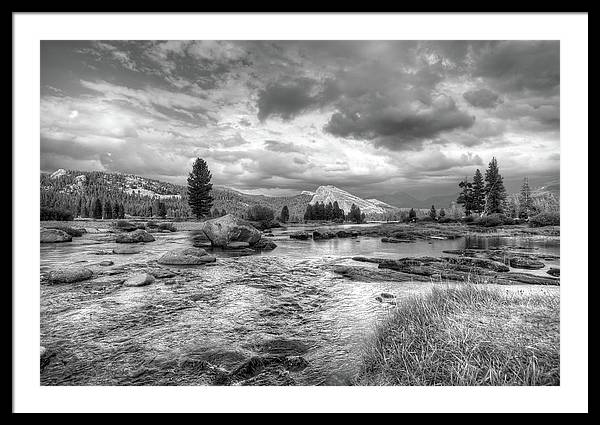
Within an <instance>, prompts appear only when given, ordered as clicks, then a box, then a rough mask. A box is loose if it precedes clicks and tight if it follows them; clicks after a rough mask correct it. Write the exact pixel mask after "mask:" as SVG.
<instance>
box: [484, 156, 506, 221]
mask: <svg viewBox="0 0 600 425" xmlns="http://www.w3.org/2000/svg"><path fill="white" fill-rule="evenodd" d="M484 191H485V197H486V199H485V213H486V214H493V213H503V212H504V203H505V200H506V189H505V188H504V182H503V180H502V176H501V175H500V170H499V169H498V162H497V161H496V158H492V160H491V161H490V163H489V165H488V169H487V170H486V172H485V189H484Z"/></svg>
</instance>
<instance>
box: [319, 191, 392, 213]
mask: <svg viewBox="0 0 600 425" xmlns="http://www.w3.org/2000/svg"><path fill="white" fill-rule="evenodd" d="M336 201H337V203H338V206H339V207H340V208H341V209H343V210H344V212H346V213H348V212H350V208H352V204H355V205H356V206H357V207H359V208H360V210H361V212H364V213H365V214H367V215H368V214H383V213H385V212H386V210H388V209H393V208H394V207H392V206H391V205H388V204H386V203H384V202H381V201H378V200H377V199H362V198H360V197H358V196H356V195H353V194H351V193H350V192H346V191H345V190H342V189H340V188H338V187H335V186H332V185H324V186H319V187H318V188H317V190H316V191H315V193H314V196H313V198H312V200H311V201H310V204H311V205H314V204H315V203H317V202H323V203H324V204H328V203H329V202H331V203H334V202H336Z"/></svg>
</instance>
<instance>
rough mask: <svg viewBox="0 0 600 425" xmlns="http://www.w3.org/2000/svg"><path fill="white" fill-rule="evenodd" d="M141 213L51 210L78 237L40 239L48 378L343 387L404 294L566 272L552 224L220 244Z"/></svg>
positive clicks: (354, 232)
mask: <svg viewBox="0 0 600 425" xmlns="http://www.w3.org/2000/svg"><path fill="white" fill-rule="evenodd" d="M132 224H133V226H131V227H129V228H126V229H122V228H118V227H116V226H113V225H109V224H108V223H102V222H81V223H79V222H75V223H69V224H68V227H65V226H64V224H60V225H56V223H42V226H43V227H44V228H45V229H46V228H50V227H60V228H59V229H55V230H57V231H58V232H63V233H64V234H65V235H67V236H69V237H70V240H68V239H69V237H66V236H64V235H63V234H62V233H58V236H57V234H56V232H50V233H51V234H52V235H51V238H50V239H51V240H52V242H43V243H42V244H41V270H40V272H41V284H42V285H41V305H40V309H41V310H40V313H41V323H40V331H41V341H40V344H41V346H42V348H41V350H40V365H41V368H42V372H41V383H42V385H340V384H343V385H345V384H350V383H352V380H353V376H354V374H355V373H356V365H357V364H358V362H359V361H360V356H361V352H362V347H363V343H364V340H365V338H368V337H369V336H370V335H371V333H372V331H373V327H374V326H375V324H376V323H378V321H380V320H381V319H383V318H384V317H386V315H387V314H388V311H389V309H390V308H393V307H394V304H395V302H396V300H398V299H402V298H403V297H405V296H409V295H412V294H417V293H425V292H427V291H428V290H430V288H431V287H432V286H433V285H454V284H460V283H461V282H465V281H469V282H474V283H480V284H491V285H494V286H496V285H502V286H501V287H502V288H504V289H505V290H518V291H557V290H558V287H557V285H558V284H559V278H558V277H557V276H558V275H559V274H560V273H559V270H560V268H559V266H560V250H559V241H558V229H557V228H553V229H548V228H544V229H543V230H541V229H533V230H540V231H537V232H536V233H531V229H529V228H526V227H524V226H511V227H512V228H505V229H499V231H497V232H496V233H493V232H489V231H487V230H486V231H485V232H483V231H480V232H478V231H475V230H476V229H473V228H470V227H466V226H441V225H437V226H436V225H401V224H396V225H385V224H383V225H361V226H348V225H346V226H336V227H331V226H321V225H312V226H289V227H288V228H277V229H265V230H263V231H261V232H259V233H258V235H259V237H258V238H257V237H256V234H255V233H254V232H252V231H250V233H251V235H250V233H248V234H246V236H249V237H248V238H247V239H248V241H238V240H228V242H227V243H225V244H221V245H224V246H220V247H218V248H216V247H215V248H213V247H212V244H211V243H210V242H207V239H206V235H205V234H203V233H202V232H201V231H200V226H199V223H173V224H172V226H167V225H165V226H163V228H159V227H153V226H150V227H148V226H146V225H145V223H132ZM61 226H62V227H61ZM138 230H140V231H143V232H145V234H144V233H141V232H138ZM44 232H47V231H46V230H42V231H41V236H40V237H41V240H44V237H45V236H44V235H43V233H44ZM132 232H138V233H137V235H140V236H135V237H132V236H131V233H132ZM315 232H316V233H315ZM146 234H147V235H146ZM240 234H245V233H244V232H241V233H240ZM297 234H303V235H307V236H306V237H304V236H302V237H300V238H299V239H295V236H294V235H297ZM148 236H151V237H152V239H153V240H150V238H149V237H148ZM315 236H316V237H315ZM384 238H388V240H387V241H384V240H383V239H384ZM390 238H393V239H394V241H393V242H390V241H389V239H390ZM118 239H120V240H121V242H119V241H118ZM124 239H128V240H129V239H134V240H135V241H132V242H123V240H124ZM234 239H236V238H234ZM47 240H48V239H47ZM208 241H210V239H208ZM260 241H262V242H260ZM265 246H268V247H267V248H265Z"/></svg>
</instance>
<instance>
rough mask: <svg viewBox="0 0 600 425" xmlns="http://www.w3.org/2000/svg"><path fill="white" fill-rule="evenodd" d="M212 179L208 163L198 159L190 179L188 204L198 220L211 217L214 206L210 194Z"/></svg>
mask: <svg viewBox="0 0 600 425" xmlns="http://www.w3.org/2000/svg"><path fill="white" fill-rule="evenodd" d="M211 178H212V175H211V173H210V170H209V169H208V166H207V165H206V162H205V161H204V160H203V159H202V158H197V159H196V161H195V162H194V166H193V168H192V171H191V172H190V175H189V177H188V203H189V205H190V208H191V210H192V214H194V215H195V216H196V218H198V219H202V218H203V217H206V216H209V215H210V209H211V208H212V206H213V197H212V196H211V194H210V192H211V190H212V183H211V182H210V179H211Z"/></svg>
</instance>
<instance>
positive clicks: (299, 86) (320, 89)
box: [257, 78, 339, 121]
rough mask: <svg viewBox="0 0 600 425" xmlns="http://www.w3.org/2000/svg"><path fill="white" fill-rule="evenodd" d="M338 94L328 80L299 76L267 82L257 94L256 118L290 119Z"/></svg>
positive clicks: (261, 119)
mask: <svg viewBox="0 0 600 425" xmlns="http://www.w3.org/2000/svg"><path fill="white" fill-rule="evenodd" d="M338 95H339V91H338V89H337V87H336V86H335V85H333V84H331V83H329V82H325V84H323V85H322V86H321V85H320V84H319V82H318V81H315V80H311V79H308V78H301V79H298V80H293V81H282V82H277V83H273V84H269V85H268V86H267V87H266V88H265V89H264V90H262V91H261V92H260V93H259V95H258V104H257V106H258V119H259V120H260V121H264V120H265V119H267V118H268V117H269V116H279V117H281V118H282V119H284V120H290V119H292V118H294V117H295V116H297V115H299V114H300V113H302V112H304V111H306V110H309V109H312V108H316V107H318V106H320V105H323V104H326V103H327V102H329V101H330V100H332V99H334V98H336V97H337V96H338Z"/></svg>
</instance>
